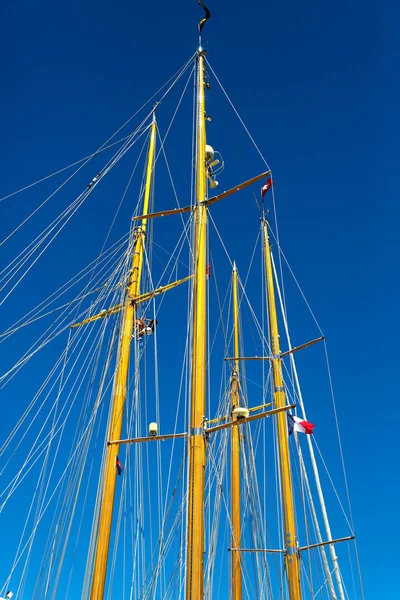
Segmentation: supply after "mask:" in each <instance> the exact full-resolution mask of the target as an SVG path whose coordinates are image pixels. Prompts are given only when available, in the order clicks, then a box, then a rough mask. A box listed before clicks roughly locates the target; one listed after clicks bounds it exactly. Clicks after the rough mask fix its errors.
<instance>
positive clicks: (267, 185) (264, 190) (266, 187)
mask: <svg viewBox="0 0 400 600" xmlns="http://www.w3.org/2000/svg"><path fill="white" fill-rule="evenodd" d="M272 184H273V181H272V179H271V177H270V178H269V179H267V181H266V182H265V185H263V186H262V188H261V196H262V199H263V200H264V196H265V194H266V193H267V192H268V190H269V188H270V187H272Z"/></svg>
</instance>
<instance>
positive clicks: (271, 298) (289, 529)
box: [262, 218, 301, 600]
mask: <svg viewBox="0 0 400 600" xmlns="http://www.w3.org/2000/svg"><path fill="white" fill-rule="evenodd" d="M262 231H263V244H264V260H265V273H266V279H267V296H268V298H267V301H268V313H269V330H270V345H271V355H272V361H271V362H272V371H273V376H274V400H275V408H281V407H284V406H285V405H286V395H285V390H284V387H283V376H282V359H281V356H280V352H281V350H280V344H279V331H278V319H277V314H276V303H275V289H274V279H273V270H272V261H271V246H270V242H269V237H268V225H267V221H266V220H265V219H264V218H263V219H262ZM276 418H277V424H278V444H279V467H280V474H281V486H282V501H283V515H284V528H285V540H284V543H285V564H286V572H287V576H288V581H289V597H290V600H301V589H300V555H299V551H298V541H297V536H296V523H295V515H294V504H293V490H292V477H291V471H290V456H289V444H288V434H287V423H286V419H287V417H286V412H280V413H277V415H276Z"/></svg>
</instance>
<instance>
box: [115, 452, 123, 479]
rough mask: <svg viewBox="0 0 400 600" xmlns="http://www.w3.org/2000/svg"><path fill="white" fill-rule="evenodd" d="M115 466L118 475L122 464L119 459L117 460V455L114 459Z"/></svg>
mask: <svg viewBox="0 0 400 600" xmlns="http://www.w3.org/2000/svg"><path fill="white" fill-rule="evenodd" d="M115 466H116V467H117V472H118V475H121V473H122V465H121V463H120V460H119V458H118V456H117V458H116V461H115Z"/></svg>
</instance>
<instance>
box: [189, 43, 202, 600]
mask: <svg viewBox="0 0 400 600" xmlns="http://www.w3.org/2000/svg"><path fill="white" fill-rule="evenodd" d="M196 115H197V132H196V206H195V211H194V218H195V235H194V281H193V346H192V378H191V416H190V442H189V501H188V534H187V543H188V547H187V574H186V600H203V590H204V564H203V553H204V476H205V468H206V448H205V439H204V429H203V426H204V416H205V409H206V373H207V369H206V363H207V357H206V348H207V298H206V279H207V278H206V269H207V206H206V204H205V201H206V196H207V177H206V131H205V129H206V128H205V100H204V52H203V50H202V49H201V47H200V48H199V51H198V55H197V110H196Z"/></svg>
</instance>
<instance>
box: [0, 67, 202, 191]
mask: <svg viewBox="0 0 400 600" xmlns="http://www.w3.org/2000/svg"><path fill="white" fill-rule="evenodd" d="M194 56H195V55H192V56H191V57H190V58H189V60H188V61H187V62H186V63H185V64H184V65H183V66H182V67H181V68H180V69H178V71H176V72H175V74H174V75H172V76H171V77H170V78H169V79H168V80H167V81H166V82H165V83H164V84H163V85H162V86H161V87H160V88H159V89H158V90H157V91H156V92H155V93H154V94H153V95H152V96H150V98H149V99H148V100H147V101H146V102H145V103H144V104H142V106H141V107H140V108H139V109H138V110H137V111H135V112H134V113H133V115H131V116H130V117H129V118H128V119H127V120H126V121H125V123H123V125H121V126H120V127H119V128H118V129H117V130H116V131H115V132H114V133H113V134H112V135H111V136H110V137H109V138H108V139H107V140H106V141H105V142H103V144H102V145H101V146H100V147H99V148H98V149H97V150H96V151H95V152H93V153H92V154H89V155H88V156H85V157H84V158H82V159H80V160H78V161H76V162H74V163H71V164H70V165H68V166H67V167H63V168H62V169H59V170H58V171H55V172H54V173H51V174H50V175H46V176H45V177H43V178H42V179H39V180H38V181H35V182H33V183H31V184H29V185H27V186H25V187H23V188H21V189H19V190H16V191H15V192H11V193H10V194H7V195H6V196H3V197H2V198H0V202H3V200H7V198H11V197H12V196H15V195H16V194H19V193H20V192H23V191H25V190H27V189H29V188H31V187H33V186H35V185H37V184H39V183H42V182H43V181H45V180H47V179H50V178H51V177H54V176H55V175H58V174H59V173H61V172H63V171H66V170H67V169H69V168H71V167H74V166H75V165H77V164H79V163H80V162H83V161H86V160H87V159H89V160H90V159H91V158H93V157H94V156H96V155H97V154H99V153H100V152H103V151H104V150H107V149H108V148H110V147H112V146H114V145H116V144H118V143H120V142H123V141H125V140H126V139H127V138H128V137H129V136H131V135H132V134H128V135H127V136H125V137H124V138H121V139H120V140H117V141H116V142H113V143H112V144H109V145H108V143H109V142H110V141H111V140H112V139H113V138H114V137H115V136H116V135H118V133H119V132H120V131H122V129H124V128H125V127H126V126H127V125H128V124H129V123H130V122H131V121H132V120H133V119H134V118H135V117H136V116H137V115H138V114H139V113H140V112H141V111H142V110H143V109H144V108H145V107H146V106H147V105H148V104H150V102H151V101H152V100H153V99H154V98H156V97H158V95H159V94H160V93H161V92H162V90H163V89H164V88H165V87H166V86H167V85H168V84H169V83H170V82H171V81H172V84H171V85H170V86H169V87H168V88H167V91H166V92H165V93H164V94H163V95H162V96H161V99H160V100H159V102H160V101H162V100H163V99H164V98H166V96H167V95H168V94H169V92H170V91H171V90H172V88H173V87H174V86H175V84H176V83H177V82H178V81H179V79H180V78H181V77H182V75H183V74H184V73H185V71H186V69H187V68H188V67H189V65H190V64H192V62H193V58H194ZM151 113H152V111H151V112H150V113H148V115H147V116H146V117H145V120H147V119H148V118H149V116H150V115H151Z"/></svg>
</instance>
